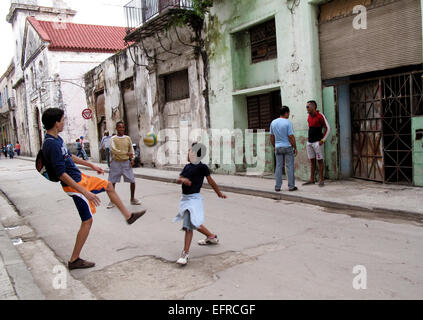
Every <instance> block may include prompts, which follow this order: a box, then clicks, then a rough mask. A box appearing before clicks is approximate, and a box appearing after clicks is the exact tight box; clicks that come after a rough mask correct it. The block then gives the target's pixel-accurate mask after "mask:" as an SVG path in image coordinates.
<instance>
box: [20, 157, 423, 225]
mask: <svg viewBox="0 0 423 320" xmlns="http://www.w3.org/2000/svg"><path fill="white" fill-rule="evenodd" d="M19 158H20V159H22V160H30V161H35V158H30V157H22V156H21V157H19ZM96 164H97V165H99V166H100V167H102V168H103V169H104V171H105V172H106V173H107V172H108V171H109V170H108V168H107V164H105V163H102V164H98V163H96ZM81 168H85V167H83V166H81ZM85 169H87V170H91V168H85ZM134 174H135V176H136V177H137V178H141V179H147V180H155V181H162V182H168V183H174V182H175V179H176V178H178V176H179V171H172V170H163V169H154V168H142V167H141V168H134ZM212 176H213V179H214V180H215V181H216V183H217V185H218V186H219V188H220V189H221V190H222V191H226V192H234V193H240V194H246V195H251V196H257V197H264V198H270V199H275V200H286V201H294V202H302V203H308V204H313V205H318V206H322V207H327V208H333V209H343V210H358V211H365V212H371V213H377V214H383V215H386V217H388V216H394V217H397V218H399V217H401V218H405V219H409V218H411V219H419V220H422V219H423V205H422V202H423V201H422V199H423V188H420V187H412V186H403V185H394V184H392V185H391V184H382V183H377V182H370V181H365V180H359V179H349V180H326V181H325V186H324V187H319V186H318V185H317V184H316V185H309V186H302V185H301V184H302V183H303V181H300V180H298V179H297V181H296V185H297V187H298V189H299V190H298V191H295V192H288V188H287V181H286V179H284V182H283V186H282V191H281V192H275V191H274V180H273V179H269V178H262V177H251V176H239V175H222V174H213V175H212ZM203 186H204V188H209V189H210V188H211V187H210V185H209V184H208V183H207V181H206V180H205V181H204V185H203Z"/></svg>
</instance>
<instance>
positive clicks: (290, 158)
mask: <svg viewBox="0 0 423 320" xmlns="http://www.w3.org/2000/svg"><path fill="white" fill-rule="evenodd" d="M275 156H276V171H275V179H276V185H275V189H280V188H281V187H282V166H283V159H284V158H285V165H286V175H287V176H288V188H289V189H292V188H294V187H295V175H294V149H293V148H292V147H282V148H276V151H275Z"/></svg>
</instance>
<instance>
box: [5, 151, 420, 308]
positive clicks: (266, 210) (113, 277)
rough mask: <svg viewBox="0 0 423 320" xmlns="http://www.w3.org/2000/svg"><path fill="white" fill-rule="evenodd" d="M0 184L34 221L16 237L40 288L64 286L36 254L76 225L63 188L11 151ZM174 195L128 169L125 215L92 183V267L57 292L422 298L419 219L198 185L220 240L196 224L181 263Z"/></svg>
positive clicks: (67, 239)
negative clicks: (132, 192) (206, 242)
mask: <svg viewBox="0 0 423 320" xmlns="http://www.w3.org/2000/svg"><path fill="white" fill-rule="evenodd" d="M87 174H93V173H92V172H87ZM106 178H107V176H106ZM0 190H1V191H2V192H3V193H4V194H5V195H6V196H7V198H8V199H9V200H10V201H11V202H12V203H13V204H14V206H15V207H16V209H17V211H18V213H19V215H20V216H21V217H22V218H23V221H24V223H25V225H26V226H28V227H29V228H31V230H33V232H32V233H31V236H28V237H27V238H24V239H23V243H22V244H19V245H16V247H17V249H18V250H19V251H20V253H21V254H22V255H23V257H24V260H25V262H26V263H27V264H28V265H29V266H30V267H31V270H32V272H33V275H34V278H35V279H36V280H37V282H38V284H39V286H40V288H41V290H42V291H43V293H45V294H46V297H47V298H51V299H53V298H64V296H63V294H62V293H61V292H60V290H53V289H52V288H49V286H51V281H47V280H46V279H47V278H46V273H48V268H47V267H46V265H49V266H51V265H53V264H54V263H53V264H52V263H51V262H50V264H45V263H44V262H43V259H38V260H37V261H36V259H35V258H34V257H42V256H43V253H42V252H40V251H45V250H43V249H40V248H41V246H42V245H46V248H47V249H49V250H51V252H52V253H53V254H52V256H54V258H55V259H57V261H59V262H62V263H66V261H67V260H68V259H69V257H70V254H71V252H72V249H73V245H74V241H75V236H76V233H77V231H78V229H79V226H80V219H79V216H78V214H77V212H76V209H75V207H74V204H73V201H72V199H71V198H70V197H68V196H67V195H66V194H65V193H64V192H63V191H62V190H61V187H60V185H59V184H58V183H52V182H49V181H47V180H45V179H44V178H42V177H41V176H40V175H39V174H38V172H36V171H35V170H34V164H33V163H32V162H28V161H22V160H19V159H14V160H5V159H4V158H2V159H1V160H0ZM117 191H118V193H119V194H120V195H121V197H122V199H123V201H124V203H126V204H127V205H128V207H129V208H130V209H138V208H139V207H138V206H130V205H129V184H124V183H120V184H117ZM180 195H181V187H180V186H179V185H175V184H169V183H163V182H155V181H149V180H142V179H137V188H136V196H137V198H138V199H140V200H141V201H142V203H143V204H142V207H145V208H146V209H148V211H147V213H146V215H145V216H144V217H142V218H141V219H140V220H138V221H137V222H136V223H135V224H133V225H131V226H128V225H127V224H126V223H125V221H124V219H123V217H122V215H121V214H120V213H119V211H118V210H117V209H116V208H114V209H106V205H107V203H108V198H107V194H105V193H103V194H101V195H100V198H101V200H102V205H101V206H100V207H98V208H97V213H96V214H95V216H94V223H93V228H92V230H91V233H90V236H89V238H88V241H87V243H86V245H85V247H84V249H83V252H82V255H81V257H82V258H85V259H88V260H91V261H95V262H96V267H95V268H92V269H86V270H74V271H71V275H72V279H70V280H72V281H69V282H68V283H69V284H71V283H73V287H72V292H73V293H72V294H73V295H71V296H67V298H69V297H71V298H72V297H73V298H78V295H77V292H82V291H83V293H81V294H82V296H81V297H82V298H96V299H217V300H219V299H422V298H423V278H422V276H421V275H422V274H423V264H422V261H423V251H422V250H421V248H422V247H423V233H422V226H421V224H420V223H417V222H413V221H401V220H396V221H381V220H379V219H374V218H373V217H371V216H368V215H365V216H360V217H359V218H354V217H352V215H351V213H350V212H343V211H342V210H337V211H336V212H334V211H330V210H327V209H324V208H322V207H318V206H313V205H305V204H299V203H292V202H286V201H279V200H271V199H264V198H259V197H253V196H246V195H239V194H233V193H228V194H227V196H228V199H219V198H218V197H217V195H216V194H215V193H214V192H213V191H211V190H202V195H203V197H204V207H205V216H206V220H205V225H206V226H207V227H208V228H209V229H210V230H211V231H213V232H215V233H216V234H217V235H218V236H219V238H220V244H219V245H216V246H208V247H201V246H198V245H197V244H196V242H197V241H198V240H199V239H201V238H202V235H201V234H199V233H196V234H194V240H193V244H192V247H191V253H190V255H191V259H190V261H189V264H188V265H187V266H185V267H180V266H178V265H176V264H175V261H176V260H177V259H178V257H179V254H180V252H181V250H182V248H183V237H184V234H183V232H182V231H180V228H181V224H180V223H174V222H173V221H172V220H173V218H174V216H175V215H176V213H177V210H178V205H179V199H180ZM2 221H3V222H4V221H6V220H4V219H3V220H2ZM10 224H13V223H10ZM9 227H10V226H9ZM20 246H21V248H19V247H20ZM44 253H45V252H44ZM43 268H44V269H46V270H47V271H45V270H44V271H43V272H41V271H40V270H41V269H43ZM37 270H38V271H37ZM353 271H355V273H354V272H353ZM50 272H51V275H49V276H50V278H51V277H53V276H54V273H53V271H50ZM354 286H355V288H354ZM364 288H365V289H364Z"/></svg>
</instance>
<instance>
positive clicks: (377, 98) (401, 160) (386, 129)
mask: <svg viewBox="0 0 423 320" xmlns="http://www.w3.org/2000/svg"><path fill="white" fill-rule="evenodd" d="M421 77H422V72H412V73H405V74H399V75H392V76H385V77H381V78H378V79H375V80H368V81H362V82H358V83H352V84H351V89H350V90H351V91H350V99H351V100H350V101H351V115H352V117H351V118H352V136H353V141H352V144H353V146H352V148H353V176H354V177H356V178H362V179H368V180H374V181H382V182H393V183H405V184H411V183H412V182H413V146H412V133H411V132H412V131H411V119H412V118H411V117H412V114H413V113H414V114H415V115H418V114H420V110H422V111H423V109H422V105H423V90H422V88H423V85H422V79H421Z"/></svg>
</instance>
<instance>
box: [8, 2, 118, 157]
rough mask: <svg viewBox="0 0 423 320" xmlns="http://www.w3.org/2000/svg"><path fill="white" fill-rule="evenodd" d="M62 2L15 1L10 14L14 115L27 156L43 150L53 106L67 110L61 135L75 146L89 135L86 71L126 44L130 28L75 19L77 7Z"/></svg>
mask: <svg viewBox="0 0 423 320" xmlns="http://www.w3.org/2000/svg"><path fill="white" fill-rule="evenodd" d="M55 3H56V2H55ZM57 3H59V2H57ZM62 6H64V4H62V3H61V6H59V7H55V8H48V7H41V6H38V5H37V1H29V2H28V3H26V1H19V3H15V2H12V4H11V7H10V12H9V14H8V16H7V21H8V22H9V23H11V24H12V29H13V32H14V34H15V37H16V50H17V51H16V55H15V58H14V61H15V75H14V78H15V79H14V86H13V88H14V90H15V103H16V108H15V110H14V119H15V120H16V127H17V129H16V130H15V132H16V135H17V137H16V138H17V139H18V140H19V141H20V142H21V148H22V154H24V155H32V156H34V155H36V153H37V152H38V150H39V148H40V146H41V144H42V139H43V135H44V134H43V128H42V124H41V115H42V112H43V111H44V110H45V109H47V108H50V107H59V108H63V110H64V111H65V116H66V118H67V122H66V126H65V128H64V132H63V133H62V137H63V139H64V140H65V142H66V143H67V144H68V145H69V146H70V147H72V146H73V145H74V143H75V139H76V138H78V137H79V136H84V137H86V136H88V123H87V122H86V121H85V120H84V119H83V117H82V114H81V113H82V110H83V109H85V108H86V99H85V91H84V81H83V76H84V74H85V73H86V72H87V71H88V70H90V69H92V68H93V67H95V66H96V65H98V64H99V63H101V62H102V61H104V60H105V59H106V58H107V57H109V56H111V55H112V54H113V53H115V52H116V51H118V50H120V49H123V48H124V47H125V44H124V41H123V37H124V36H125V28H123V27H107V26H93V25H85V24H75V23H72V22H70V21H71V20H72V18H73V16H74V15H75V14H76V12H75V11H73V10H70V9H68V8H65V7H62ZM81 35H84V36H81ZM86 141H87V142H89V139H86Z"/></svg>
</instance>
